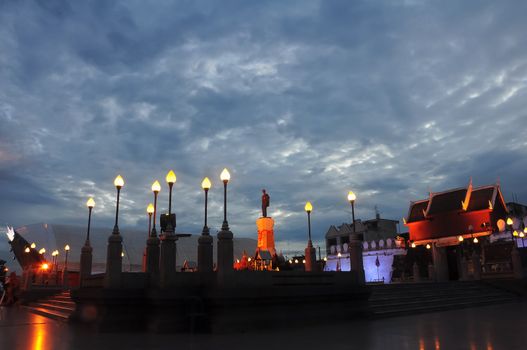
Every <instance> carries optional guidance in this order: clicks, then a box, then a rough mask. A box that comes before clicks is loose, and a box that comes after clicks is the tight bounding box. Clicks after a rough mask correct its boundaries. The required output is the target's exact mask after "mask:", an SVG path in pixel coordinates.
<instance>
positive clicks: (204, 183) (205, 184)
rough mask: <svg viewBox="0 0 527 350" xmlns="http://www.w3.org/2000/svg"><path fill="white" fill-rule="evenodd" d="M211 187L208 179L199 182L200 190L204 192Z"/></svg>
mask: <svg viewBox="0 0 527 350" xmlns="http://www.w3.org/2000/svg"><path fill="white" fill-rule="evenodd" d="M211 187H212V183H211V182H210V180H209V178H208V177H206V178H204V179H203V181H201V188H203V189H204V190H209V189H210V188H211Z"/></svg>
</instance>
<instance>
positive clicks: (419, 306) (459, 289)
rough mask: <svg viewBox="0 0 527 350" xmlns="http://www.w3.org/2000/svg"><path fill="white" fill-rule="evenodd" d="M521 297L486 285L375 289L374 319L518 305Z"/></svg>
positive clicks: (437, 285)
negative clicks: (476, 307)
mask: <svg viewBox="0 0 527 350" xmlns="http://www.w3.org/2000/svg"><path fill="white" fill-rule="evenodd" d="M517 299H518V296H516V295H515V294H513V293H511V292H508V291H506V290H503V289H498V288H496V287H493V286H491V285H488V284H485V283H484V282H443V283H408V284H386V285H373V286H372V294H371V296H370V299H369V304H370V310H371V311H372V316H373V317H375V318H378V317H392V316H402V315H408V314H415V313H425V312H434V311H443V310H450V309H460V308H467V307H473V306H485V305H492V304H498V303H506V302H511V301H516V300H517Z"/></svg>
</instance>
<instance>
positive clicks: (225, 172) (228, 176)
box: [220, 168, 231, 182]
mask: <svg viewBox="0 0 527 350" xmlns="http://www.w3.org/2000/svg"><path fill="white" fill-rule="evenodd" d="M220 179H221V181H223V182H229V180H230V179H231V173H229V170H227V168H225V169H223V171H222V172H221V174H220Z"/></svg>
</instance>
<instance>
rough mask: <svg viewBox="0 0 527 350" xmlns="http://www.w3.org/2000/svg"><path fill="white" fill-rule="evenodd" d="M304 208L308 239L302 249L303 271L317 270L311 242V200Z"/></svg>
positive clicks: (314, 252)
mask: <svg viewBox="0 0 527 350" xmlns="http://www.w3.org/2000/svg"><path fill="white" fill-rule="evenodd" d="M304 210H305V211H306V213H307V232H308V240H307V247H306V249H305V251H304V256H305V257H306V259H305V260H306V264H305V271H315V270H317V266H316V259H317V257H316V251H315V248H313V242H312V241H311V212H312V211H313V205H312V204H311V202H307V203H306V205H305V206H304Z"/></svg>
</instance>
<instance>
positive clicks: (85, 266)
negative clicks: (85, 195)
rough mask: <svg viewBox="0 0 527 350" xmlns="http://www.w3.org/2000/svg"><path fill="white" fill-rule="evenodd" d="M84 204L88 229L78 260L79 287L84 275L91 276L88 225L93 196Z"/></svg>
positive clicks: (91, 250)
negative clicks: (79, 259) (86, 209)
mask: <svg viewBox="0 0 527 350" xmlns="http://www.w3.org/2000/svg"><path fill="white" fill-rule="evenodd" d="M86 206H87V207H88V230H87V232H86V241H85V242H84V246H83V247H82V249H81V261H80V285H81V287H82V286H83V284H84V280H85V279H86V277H90V276H91V268H92V254H93V248H92V247H91V245H90V225H91V212H92V209H93V207H95V201H94V200H93V198H90V199H88V201H87V202H86Z"/></svg>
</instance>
